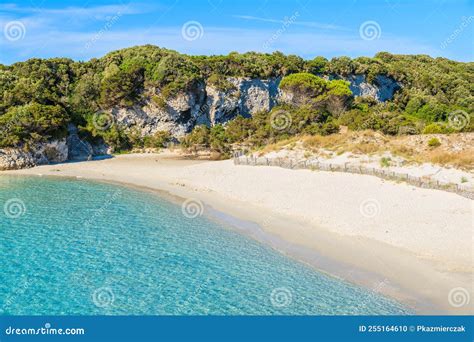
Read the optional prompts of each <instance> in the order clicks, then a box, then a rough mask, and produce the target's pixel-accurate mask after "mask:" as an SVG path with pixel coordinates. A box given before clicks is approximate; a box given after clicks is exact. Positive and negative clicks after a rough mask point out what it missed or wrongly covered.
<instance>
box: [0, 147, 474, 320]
mask: <svg viewBox="0 0 474 342" xmlns="http://www.w3.org/2000/svg"><path fill="white" fill-rule="evenodd" d="M8 173H13V174H33V175H34V174H42V175H55V176H76V177H77V176H79V177H84V178H91V179H100V180H108V181H116V182H122V183H129V184H133V185H137V186H145V187H148V188H153V189H160V190H165V191H168V192H170V193H171V194H173V195H177V196H180V197H182V198H195V199H199V200H201V201H203V202H204V203H206V204H208V205H210V206H211V207H213V208H215V209H217V210H219V211H222V212H225V213H229V214H231V215H233V216H236V217H239V218H243V219H246V220H249V221H253V222H256V223H258V224H260V226H262V227H263V229H264V231H265V232H266V233H268V234H270V235H268V234H267V235H268V236H269V237H272V239H270V241H273V242H271V243H272V244H273V245H274V246H276V247H277V248H279V249H281V250H283V251H284V252H286V253H288V254H291V255H293V256H295V257H297V258H299V259H302V260H304V261H306V262H309V263H311V264H313V265H314V266H315V267H317V268H319V269H321V270H324V271H327V272H329V273H331V274H334V275H336V276H339V277H343V278H346V279H348V280H350V281H353V282H356V283H358V284H361V285H364V286H368V287H371V288H373V289H375V290H376V291H380V292H382V293H385V294H387V295H390V296H393V297H395V298H397V299H399V300H401V301H403V302H405V303H407V304H409V305H412V306H414V307H415V308H416V309H417V310H418V312H420V313H427V314H438V313H452V314H467V313H473V312H474V310H473V304H474V303H473V302H474V295H473V293H474V289H473V286H474V285H473V270H474V267H473V264H474V240H473V239H474V228H473V227H474V225H473V222H474V215H473V212H474V204H473V201H471V200H469V199H466V198H464V197H461V196H458V195H456V194H453V193H448V192H443V191H438V190H428V189H419V188H415V187H413V186H409V185H406V184H396V183H393V182H389V181H384V180H381V179H379V178H376V177H372V176H364V175H356V174H344V173H330V172H315V171H309V170H287V169H282V168H277V167H263V166H262V167H253V166H234V165H233V163H232V161H217V162H196V161H185V160H177V159H174V158H171V156H170V155H168V154H162V155H150V154H147V155H141V154H135V155H121V156H118V157H115V158H113V159H108V160H101V161H91V162H83V163H69V164H61V165H53V166H52V165H48V166H40V167H36V168H33V169H28V170H20V171H13V172H8ZM275 241H277V242H275ZM278 241H280V242H281V241H284V242H288V245H284V244H282V243H280V242H278ZM455 288H463V289H465V290H466V291H467V292H468V293H469V295H468V297H470V298H468V299H470V303H469V304H466V305H463V306H461V307H455V306H453V305H451V304H450V301H449V293H450V291H451V290H452V289H455Z"/></svg>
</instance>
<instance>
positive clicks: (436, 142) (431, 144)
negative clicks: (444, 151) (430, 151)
mask: <svg viewBox="0 0 474 342" xmlns="http://www.w3.org/2000/svg"><path fill="white" fill-rule="evenodd" d="M428 146H429V147H438V146H441V141H439V139H438V138H435V137H433V138H431V139H430V140H428Z"/></svg>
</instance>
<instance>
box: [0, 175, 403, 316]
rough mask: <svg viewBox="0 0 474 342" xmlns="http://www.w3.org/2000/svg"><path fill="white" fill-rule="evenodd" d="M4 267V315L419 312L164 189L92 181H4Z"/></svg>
mask: <svg viewBox="0 0 474 342" xmlns="http://www.w3.org/2000/svg"><path fill="white" fill-rule="evenodd" d="M23 204H24V206H23ZM0 265H1V266H0V267H1V268H0V313H2V314H13V315H20V314H28V315H46V314H48V315H65V314H79V315H82V314H84V315H85V314H92V315H95V314H112V315H119V314H121V315H135V314H144V315H152V314H160V315H161V314H165V315H168V314H170V315H183V314H184V315H190V314H197V315H201V314H229V315H237V314H239V315H240V314H244V315H247V314H315V315H320V314H329V315H331V314H404V313H409V312H408V310H407V309H405V308H403V307H402V306H401V305H400V304H398V303H396V302H394V301H392V300H389V299H387V298H384V297H381V296H380V295H377V294H375V293H373V292H370V291H368V290H365V289H362V288H359V287H356V286H354V285H351V284H348V283H345V282H342V281H340V280H337V279H333V278H331V277H328V276H327V275H324V274H322V273H320V272H317V271H315V270H313V269H311V268H309V267H308V266H305V265H303V264H301V263H299V262H296V261H294V260H292V259H290V258H288V257H285V256H283V255H281V254H280V253H278V252H276V251H274V250H272V249H271V248H268V247H266V246H264V245H262V244H260V243H258V242H256V241H254V240H252V239H250V238H248V237H245V236H243V235H240V234H239V233H237V232H235V231H233V230H232V229H229V228H227V227H224V226H221V225H219V224H217V223H215V222H213V221H210V220H208V219H206V218H205V217H204V216H201V217H198V218H194V219H191V218H187V217H185V216H184V215H183V214H182V212H181V206H180V205H178V204H174V203H171V202H168V201H166V200H164V199H162V198H160V197H158V196H157V195H156V194H154V193H147V192H141V191H137V190H134V189H129V188H125V187H120V186H115V185H109V184H102V183H96V182H87V181H82V180H66V179H55V178H44V177H43V178H40V177H5V176H1V177H0Z"/></svg>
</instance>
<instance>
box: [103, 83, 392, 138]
mask: <svg viewBox="0 0 474 342" xmlns="http://www.w3.org/2000/svg"><path fill="white" fill-rule="evenodd" d="M328 78H330V79H334V78H338V79H340V78H342V79H345V80H347V81H349V82H350V89H351V90H352V92H353V94H354V96H369V97H373V98H374V99H375V100H377V101H380V102H383V101H387V100H390V99H392V98H393V95H394V93H395V92H396V91H397V90H398V89H400V88H401V85H400V84H399V83H398V82H396V81H395V80H394V79H392V78H390V77H388V76H385V75H378V76H376V78H375V80H374V82H372V83H369V82H368V81H367V80H366V76H365V75H363V74H360V75H350V76H348V77H339V76H335V75H332V76H328ZM227 81H228V82H229V83H230V84H231V85H232V87H229V88H228V89H226V90H222V89H218V88H216V87H215V86H214V85H212V84H205V83H199V84H198V85H196V86H195V87H194V88H193V89H191V90H190V91H188V92H184V93H183V92H181V93H178V94H175V95H174V96H173V97H172V98H168V99H166V100H164V101H163V103H161V104H160V105H158V104H157V103H155V102H154V101H153V95H159V91H157V90H156V91H155V92H152V93H151V94H150V95H149V96H148V97H147V99H146V100H145V101H144V102H143V103H141V104H136V105H134V106H133V107H130V108H118V107H116V108H112V109H111V110H110V111H109V114H110V115H111V116H112V117H113V120H114V121H115V122H116V123H117V124H118V125H120V126H122V127H124V128H126V129H129V130H135V131H137V132H138V133H139V134H140V135H142V136H147V135H152V134H154V133H156V132H158V131H168V132H170V133H171V134H172V135H173V136H174V137H177V138H179V137H182V136H183V135H185V134H186V133H188V132H190V131H191V130H192V129H193V127H194V126H196V125H208V126H213V125H216V124H220V123H221V124H224V123H226V122H227V121H229V120H232V119H233V118H235V117H236V116H237V115H239V114H240V115H242V116H244V117H251V116H252V115H254V114H255V113H257V112H260V111H269V110H271V109H272V108H273V107H274V106H275V105H276V104H278V102H280V101H281V102H288V100H289V99H284V98H283V97H284V95H285V94H283V93H282V92H280V90H279V88H278V86H279V84H280V81H281V78H272V79H267V80H263V79H252V78H234V77H229V78H228V79H227ZM290 102H291V99H290Z"/></svg>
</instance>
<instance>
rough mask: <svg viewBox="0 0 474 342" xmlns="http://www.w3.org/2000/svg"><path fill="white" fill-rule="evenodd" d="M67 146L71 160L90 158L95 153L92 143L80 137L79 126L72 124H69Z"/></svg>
mask: <svg viewBox="0 0 474 342" xmlns="http://www.w3.org/2000/svg"><path fill="white" fill-rule="evenodd" d="M67 148H68V159H69V160H73V161H81V160H90V159H92V156H93V155H94V149H93V148H92V145H91V144H89V143H88V142H87V141H84V140H82V139H81V138H80V137H79V134H78V132H77V127H76V126H74V125H72V124H70V125H69V126H68V137H67Z"/></svg>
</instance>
